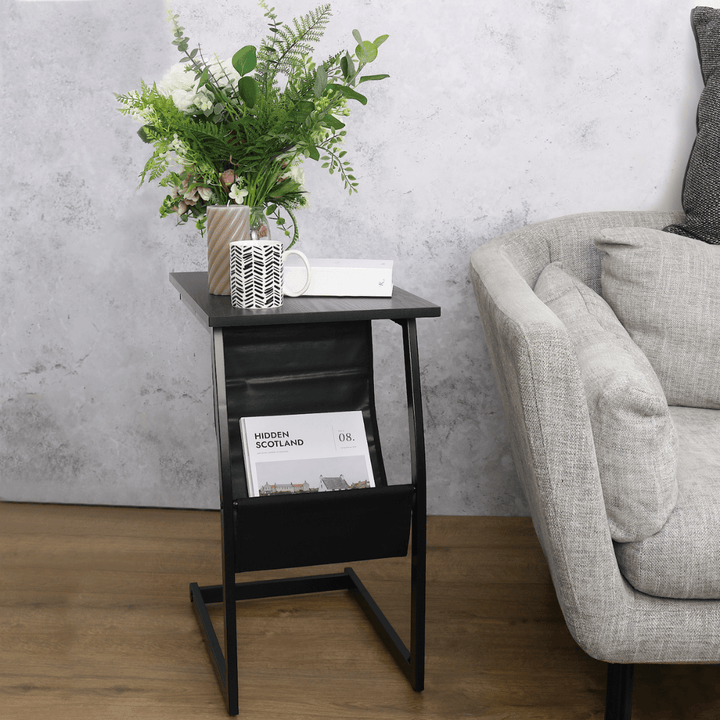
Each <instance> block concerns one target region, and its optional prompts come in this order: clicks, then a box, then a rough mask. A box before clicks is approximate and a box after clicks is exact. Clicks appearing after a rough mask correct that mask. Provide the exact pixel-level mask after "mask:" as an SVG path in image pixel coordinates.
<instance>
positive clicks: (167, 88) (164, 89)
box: [157, 63, 195, 96]
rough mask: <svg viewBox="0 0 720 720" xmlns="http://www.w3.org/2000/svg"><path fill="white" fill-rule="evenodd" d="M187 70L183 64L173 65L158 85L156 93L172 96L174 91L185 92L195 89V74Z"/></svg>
mask: <svg viewBox="0 0 720 720" xmlns="http://www.w3.org/2000/svg"><path fill="white" fill-rule="evenodd" d="M187 70H188V66H187V65H185V64H183V63H177V64H176V65H173V66H172V67H171V68H170V69H169V70H168V71H167V72H166V73H165V75H164V76H163V79H162V80H161V81H160V82H159V83H158V85H157V89H158V92H159V93H160V94H161V95H165V96H172V94H173V91H175V90H183V91H185V92H189V91H190V90H192V89H193V88H194V87H195V73H193V72H187Z"/></svg>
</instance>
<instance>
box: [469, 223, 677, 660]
mask: <svg viewBox="0 0 720 720" xmlns="http://www.w3.org/2000/svg"><path fill="white" fill-rule="evenodd" d="M676 218H677V215H676V214H670V213H589V214H583V215H577V216H569V217H566V218H560V219H558V220H557V221H548V222H545V223H538V224H536V225H534V226H532V225H531V226H528V227H525V228H522V229H521V230H518V231H516V232H514V233H508V234H506V235H503V236H501V237H499V238H496V239H494V240H491V241H490V242H488V243H486V244H485V245H483V246H482V247H480V248H479V249H478V250H476V251H475V252H474V253H473V255H472V259H471V277H472V281H473V285H474V288H475V294H476V299H477V302H478V307H479V310H480V316H481V320H482V324H483V329H484V331H485V337H486V340H487V345H488V348H489V351H490V356H491V359H492V363H493V368H494V371H495V375H496V377H497V381H498V386H499V389H500V395H501V398H502V402H503V407H504V411H505V416H506V419H507V421H508V430H509V434H510V444H511V448H512V452H513V457H514V460H515V466H516V469H517V473H518V476H519V479H520V482H521V484H522V486H523V488H524V491H525V494H526V497H527V500H528V504H529V506H530V511H531V515H532V518H533V524H534V526H535V530H536V532H537V535H538V538H539V540H540V543H541V545H542V547H543V550H544V551H545V555H546V557H547V560H548V564H549V566H550V571H551V575H552V578H553V582H554V585H555V589H556V592H557V596H558V600H559V602H560V605H561V607H562V610H563V613H564V615H565V619H566V622H567V624H568V627H569V628H570V631H571V633H572V634H573V636H574V637H575V639H576V641H577V642H578V644H579V645H580V646H581V647H583V648H584V649H585V650H586V651H587V652H588V653H590V654H591V655H593V656H595V657H600V658H601V659H606V660H610V661H613V658H612V657H608V652H609V650H608V648H609V647H610V646H611V645H612V642H610V636H606V633H612V632H613V629H614V628H616V627H617V618H618V617H619V616H622V615H623V613H624V612H625V608H626V606H629V605H632V603H633V600H634V595H635V593H634V591H633V589H632V588H631V587H630V586H629V585H628V584H627V583H626V581H625V580H624V579H623V578H622V576H621V574H620V572H619V569H618V566H617V561H616V559H615V553H614V549H613V544H612V539H611V537H610V532H609V527H608V522H607V515H606V512H605V505H604V502H603V495H602V488H601V485H600V478H599V474H598V468H597V462H596V458H595V447H594V443H593V438H592V431H591V427H590V419H589V415H588V410H587V404H586V401H585V395H584V390H583V384H582V381H581V378H580V371H579V367H578V363H577V359H576V356H575V352H574V350H573V348H572V345H571V343H570V340H569V337H568V335H567V332H566V330H565V327H564V326H563V324H562V323H561V322H560V320H558V319H557V317H556V316H555V315H554V314H553V313H552V311H550V310H549V309H548V308H547V307H546V306H545V304H544V303H543V302H542V301H541V300H539V299H538V298H537V297H536V296H535V293H534V292H533V290H532V287H531V285H534V282H535V279H536V278H537V275H539V273H540V272H541V270H542V268H543V267H544V266H545V265H546V264H548V263H549V262H553V261H555V260H563V259H566V258H571V259H572V262H571V263H570V264H573V263H574V264H575V265H576V267H578V266H580V267H583V266H584V267H585V268H586V271H585V275H586V277H587V276H588V274H590V275H592V273H594V272H595V270H592V269H588V268H592V267H594V266H595V265H596V264H597V263H598V262H599V260H597V259H596V258H594V257H592V256H591V254H590V252H591V251H590V246H591V245H592V242H591V238H592V234H593V232H596V231H599V230H600V229H602V228H604V227H610V226H612V225H626V226H630V225H633V224H636V225H643V226H650V223H653V226H658V225H659V226H660V227H662V226H663V224H664V223H667V222H670V221H674V219H676ZM583 245H586V247H584V248H583ZM571 269H572V268H571ZM580 274H581V275H582V274H583V273H582V271H581V273H580ZM597 274H598V277H599V269H598V270H597ZM616 661H617V660H616Z"/></svg>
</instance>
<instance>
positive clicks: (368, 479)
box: [240, 410, 375, 497]
mask: <svg viewBox="0 0 720 720" xmlns="http://www.w3.org/2000/svg"><path fill="white" fill-rule="evenodd" d="M240 432H241V434H242V442H243V451H244V455H245V472H246V475H247V481H248V495H249V496H250V497H264V496H267V495H286V494H295V493H314V492H335V491H338V490H357V489H362V488H369V487H375V479H374V477H373V472H372V465H371V463H370V452H369V450H368V443H367V436H366V435H365V424H364V423H363V416H362V412H360V411H359V410H355V411H350V412H333V413H307V414H302V415H264V416H259V417H244V418H241V419H240Z"/></svg>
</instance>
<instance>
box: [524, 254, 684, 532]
mask: <svg viewBox="0 0 720 720" xmlns="http://www.w3.org/2000/svg"><path fill="white" fill-rule="evenodd" d="M535 294H536V295H537V296H538V297H539V298H540V299H541V300H542V301H543V302H544V303H545V304H546V305H547V306H548V307H549V308H550V309H551V310H552V311H553V312H554V313H555V315H557V317H558V318H559V319H560V320H561V322H562V323H563V324H564V325H565V328H566V330H567V332H568V336H569V337H570V341H571V342H572V344H573V348H574V349H575V353H576V355H577V359H578V365H579V367H580V376H581V378H582V381H583V386H584V389H585V398H586V400H587V405H588V413H589V416H590V425H591V428H592V434H593V440H594V442H595V455H596V458H597V464H598V472H599V474H600V483H601V485H602V490H603V497H604V499H605V510H606V511H607V517H608V525H609V526H610V534H611V535H612V537H613V539H614V540H616V541H618V542H631V541H637V540H642V539H644V538H647V537H650V536H651V535H654V534H655V533H656V532H658V531H659V530H660V529H661V528H662V527H663V525H664V524H665V522H666V521H667V519H668V517H669V516H670V513H671V512H672V511H673V508H674V507H675V503H676V501H677V493H678V484H677V478H676V474H675V473H676V469H677V452H678V440H677V432H676V430H675V426H674V424H673V421H672V418H671V417H670V410H669V408H668V404H667V401H666V400H665V394H664V393H663V390H662V387H661V386H660V383H659V381H658V379H657V377H656V375H655V373H654V372H653V369H652V367H651V365H650V363H649V362H648V360H647V358H646V357H645V355H644V354H643V353H642V351H641V350H640V348H638V347H637V345H635V343H634V342H633V341H632V339H631V338H630V336H629V335H628V333H627V332H626V331H625V329H624V328H623V326H622V325H621V324H620V321H619V320H618V319H617V317H615V313H614V312H613V311H612V309H611V308H610V306H609V305H608V304H607V303H606V302H605V300H603V299H602V298H601V297H600V296H599V295H598V294H597V293H596V292H594V291H593V290H591V289H590V288H589V287H587V285H585V284H584V283H583V282H582V281H581V280H579V279H578V278H576V277H575V276H574V275H571V274H570V273H568V272H566V271H564V270H563V269H562V266H561V265H560V264H559V263H553V264H551V265H548V266H547V267H546V268H545V269H544V270H543V271H542V273H540V277H539V278H538V280H537V282H536V283H535Z"/></svg>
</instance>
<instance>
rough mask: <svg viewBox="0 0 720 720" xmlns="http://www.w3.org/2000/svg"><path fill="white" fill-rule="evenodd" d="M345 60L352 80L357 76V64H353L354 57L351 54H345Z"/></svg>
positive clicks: (348, 75)
mask: <svg viewBox="0 0 720 720" xmlns="http://www.w3.org/2000/svg"><path fill="white" fill-rule="evenodd" d="M345 60H346V61H347V69H348V74H347V77H348V78H352V77H354V75H355V63H354V62H353V59H352V56H351V55H350V53H349V52H346V53H345Z"/></svg>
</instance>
